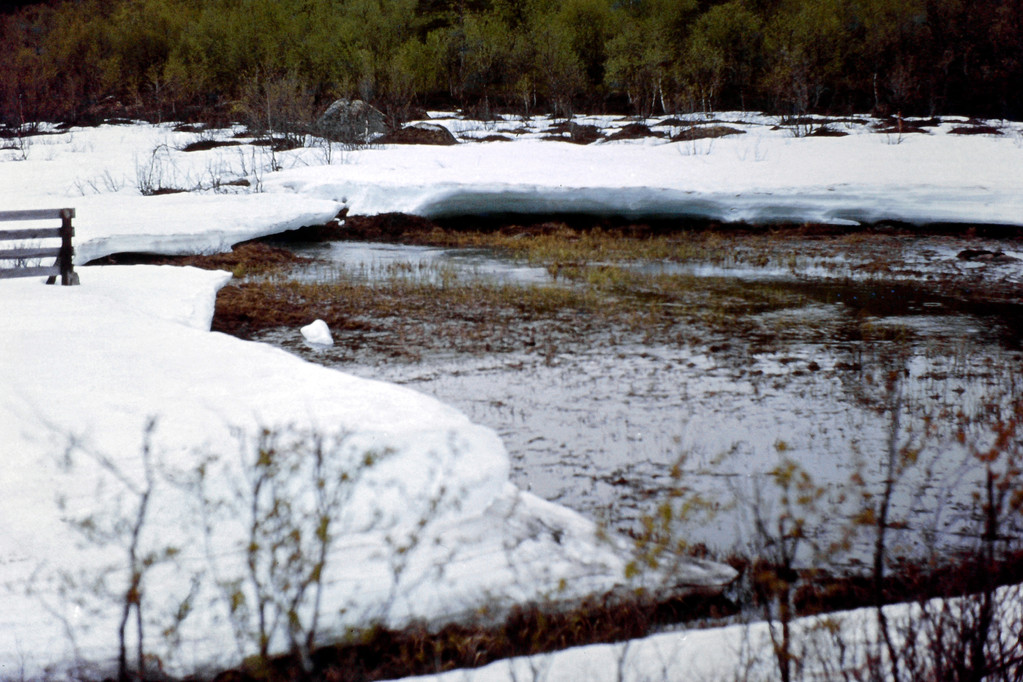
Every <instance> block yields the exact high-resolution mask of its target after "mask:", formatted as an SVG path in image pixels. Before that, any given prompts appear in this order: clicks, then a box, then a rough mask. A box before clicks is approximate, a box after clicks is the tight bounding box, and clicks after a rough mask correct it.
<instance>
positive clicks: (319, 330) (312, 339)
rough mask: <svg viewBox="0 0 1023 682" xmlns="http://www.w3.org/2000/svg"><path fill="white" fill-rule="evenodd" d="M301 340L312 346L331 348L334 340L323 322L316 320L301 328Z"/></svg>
mask: <svg viewBox="0 0 1023 682" xmlns="http://www.w3.org/2000/svg"><path fill="white" fill-rule="evenodd" d="M302 338H304V339H305V340H306V341H307V342H308V343H311V344H313V345H314V346H333V345H334V338H333V337H332V336H331V335H330V329H329V328H328V327H327V323H326V322H324V321H323V320H316V321H315V322H312V323H310V324H307V325H306V326H304V327H302Z"/></svg>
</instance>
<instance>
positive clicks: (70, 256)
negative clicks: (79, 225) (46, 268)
mask: <svg viewBox="0 0 1023 682" xmlns="http://www.w3.org/2000/svg"><path fill="white" fill-rule="evenodd" d="M74 217H75V209H73V208H62V209H61V210H60V283H61V285H62V286H66V285H69V284H78V275H77V274H75V263H74V255H75V249H74V246H72V241H71V240H72V238H73V237H74V236H75V228H74V226H73V225H72V224H71V219H72V218H74Z"/></svg>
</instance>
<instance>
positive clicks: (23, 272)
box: [0, 208, 78, 284]
mask: <svg viewBox="0 0 1023 682" xmlns="http://www.w3.org/2000/svg"><path fill="white" fill-rule="evenodd" d="M74 217H75V209H73V208H47V209H39V210H34V211H0V223H4V222H14V221H19V220H60V227H51V228H37V229H27V230H0V242H4V241H16V240H17V241H24V240H35V239H60V246H59V247H56V246H55V247H52V248H45V247H38V246H25V247H19V248H13V249H0V261H26V260H37V259H40V258H54V259H55V260H54V262H53V265H50V266H32V267H28V266H21V265H18V264H16V265H15V267H2V268H0V279H8V278H11V277H43V276H46V277H47V280H46V283H47V284H53V283H55V282H56V281H57V277H58V276H59V277H60V283H61V284H78V275H77V274H76V273H75V265H74V255H75V249H74V246H73V245H72V239H73V237H74V236H75V228H74V226H73V225H72V224H71V220H72V219H73V218H74Z"/></svg>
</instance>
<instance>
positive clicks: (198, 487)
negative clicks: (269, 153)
mask: <svg viewBox="0 0 1023 682" xmlns="http://www.w3.org/2000/svg"><path fill="white" fill-rule="evenodd" d="M734 118H735V120H733V121H731V123H730V124H734V125H737V126H739V127H742V128H743V129H744V130H745V131H747V132H746V134H744V135H738V136H732V137H728V138H723V139H718V140H701V141H696V142H695V143H671V142H668V141H666V140H641V141H636V142H615V143H608V142H602V143H597V144H593V145H588V146H576V145H570V144H565V143H558V142H546V141H540V140H538V139H537V138H538V137H540V136H541V135H542V134H543V130H542V126H543V125H545V122H543V121H539V120H537V121H532V122H529V125H530V126H531V132H530V133H529V134H526V135H523V136H522V139H520V140H517V141H515V142H513V143H495V144H468V143H466V144H461V145H457V146H454V147H436V148H433V147H430V148H426V147H388V146H380V147H376V148H373V147H371V148H367V149H363V150H357V151H351V152H344V153H341V152H340V151H339V150H335V151H334V152H332V153H330V154H327V153H325V152H324V151H323V149H322V148H309V149H304V150H296V151H294V152H288V153H284V154H281V155H280V157H279V158H277V159H273V160H272V162H273V163H274V164H277V165H280V166H282V167H283V170H281V171H279V172H271V170H270V169H269V168H268V165H267V164H268V163H269V160H268V159H267V158H266V157H265V156H260V154H265V152H260V151H258V150H257V148H255V147H251V146H245V147H239V148H221V149H214V150H210V151H207V152H193V153H186V152H184V151H181V148H182V147H183V146H184V144H186V143H187V142H189V141H192V140H194V138H195V136H194V135H191V134H188V133H178V132H174V131H173V129H172V127H171V126H167V125H162V126H155V125H148V124H137V125H133V126H101V127H99V128H95V129H72V130H70V131H66V132H62V133H57V132H56V131H54V134H53V135H49V136H43V137H36V138H31V139H32V143H31V147H30V149H29V150H28V154H27V157H28V158H27V159H25V160H15V157H14V155H10V156H9V158H8V157H3V156H0V161H2V162H0V187H2V188H3V189H2V193H3V196H2V201H0V204H2V205H3V207H4V208H5V210H6V209H10V210H14V209H23V208H52V207H63V206H72V207H74V208H75V209H76V212H77V214H76V220H75V226H76V238H75V244H76V262H77V265H78V266H77V270H78V272H79V274H80V278H81V282H82V285H81V286H78V287H59V286H57V287H47V286H43V285H41V284H40V281H39V280H37V279H24V280H3V281H0V320H3V321H4V322H5V324H3V325H2V326H0V349H2V351H3V352H2V353H0V377H2V385H3V390H2V392H0V456H2V460H3V462H4V473H3V475H2V477H0V524H2V526H3V527H4V529H5V531H4V533H3V535H2V537H0V592H2V593H3V595H4V597H3V598H4V605H5V608H4V610H3V613H2V614H0V677H4V678H7V677H21V676H24V677H27V678H31V677H33V676H37V675H39V674H41V673H42V672H43V671H44V670H47V669H49V670H51V671H53V672H54V673H55V674H56V673H60V672H62V671H65V670H67V669H68V668H71V667H74V666H77V665H85V664H91V665H95V666H98V667H99V669H100V670H101V671H108V670H109V668H110V665H111V663H112V661H113V660H114V658H115V656H116V646H117V641H116V632H117V624H118V620H119V617H120V609H121V606H122V602H123V595H124V593H125V590H126V586H127V584H128V576H127V574H126V571H127V567H128V564H127V555H128V554H127V552H128V547H129V545H130V542H131V532H130V529H131V524H132V521H133V519H135V517H136V516H135V515H136V513H137V511H138V509H139V504H140V500H141V499H142V498H141V496H140V492H141V491H143V490H145V489H146V488H147V486H149V487H151V489H152V494H151V496H150V497H149V498H147V499H148V506H147V507H146V509H147V516H146V519H145V523H144V524H143V525H142V526H141V530H140V532H139V533H138V538H137V539H138V542H139V549H140V550H141V551H144V552H151V553H152V556H153V557H154V558H156V559H155V563H154V564H153V566H152V567H151V568H149V569H147V571H148V572H147V573H146V575H145V581H146V582H145V583H144V584H145V585H146V586H148V587H149V591H148V592H146V599H147V600H148V601H146V602H145V613H144V616H145V617H146V619H147V640H146V647H147V649H148V650H149V651H150V652H152V653H153V654H154V655H155V656H158V657H159V658H160V660H161V662H162V665H164V666H165V668H166V669H167V670H168V671H171V672H178V673H185V672H190V671H192V670H195V669H198V668H207V667H209V666H217V665H230V664H234V663H237V661H238V660H240V658H241V657H242V656H244V655H247V654H251V653H252V650H253V642H252V640H251V639H250V638H248V637H249V636H250V635H251V634H252V633H253V632H254V629H255V625H254V621H253V620H251V619H246V617H245V616H244V615H239V612H232V611H231V610H230V608H229V605H230V603H231V599H230V595H227V596H225V589H226V588H225V586H228V585H240V586H241V587H240V588H238V589H240V590H241V593H242V594H244V595H245V598H246V600H247V602H246V603H247V604H250V605H251V604H253V603H255V600H256V599H257V598H258V594H257V593H256V592H255V591H254V590H253V587H252V585H251V584H249V583H246V582H244V580H243V579H244V577H245V570H246V562H245V548H246V547H247V546H248V544H249V543H248V542H247V532H248V530H247V529H248V526H247V525H246V516H245V514H246V510H247V509H249V508H250V506H251V505H250V506H247V505H246V503H247V502H251V500H250V499H249V498H248V497H246V495H250V496H251V493H252V491H253V484H252V481H253V478H252V476H253V472H254V465H255V463H256V462H258V461H259V456H260V453H261V452H263V451H264V450H265V446H267V443H271V444H273V443H277V444H280V445H281V452H284V453H299V454H303V453H304V454H306V455H308V454H309V453H313V454H315V453H316V452H324V451H325V452H327V453H329V455H330V460H329V461H330V466H333V467H336V468H335V469H332V470H331V471H332V472H333V474H334V477H333V478H331V479H330V480H332V481H334V482H336V483H337V484H338V486H339V488H338V489H337V491H336V492H337V494H338V495H345V496H346V497H345V498H344V499H345V500H346V503H345V505H344V512H345V513H344V514H343V515H341V516H340V517H339V518H338V519H336V526H334V528H335V531H336V538H337V539H336V542H335V543H334V545H333V547H332V551H331V554H330V559H329V561H328V564H327V569H326V571H325V573H324V577H323V585H324V594H323V601H322V604H324V605H325V606H324V608H323V609H322V611H323V618H322V622H321V627H320V632H321V635H323V636H329V635H330V634H332V633H337V632H341V631H343V630H344V628H345V627H347V626H350V625H357V624H364V623H366V622H368V621H369V620H374V619H376V620H381V621H384V622H387V623H391V624H401V623H405V622H407V621H408V620H409V619H411V618H424V619H427V620H430V621H440V620H443V619H446V618H451V617H457V616H459V615H464V614H469V613H475V612H477V611H478V610H479V609H481V608H485V607H497V608H500V607H501V606H507V605H510V604H512V603H514V602H516V601H526V600H533V599H539V600H543V599H558V600H565V601H571V600H573V599H578V598H581V597H583V596H585V595H587V594H590V593H593V592H604V591H607V590H611V589H613V588H616V587H620V586H621V585H623V583H624V578H623V576H624V574H625V565H626V562H627V561H628V552H627V545H626V543H624V542H623V541H622V540H620V539H617V538H613V537H612V538H607V537H605V536H604V535H603V534H602V533H600V532H599V529H598V528H597V527H596V526H595V525H594V524H593V523H592V522H590V521H589V520H587V519H584V518H582V517H581V516H579V515H578V514H575V513H574V512H571V511H569V510H566V509H563V508H560V507H558V506H556V505H553V504H550V503H548V502H544V501H543V500H540V499H539V498H537V497H535V496H533V495H530V494H528V493H526V492H523V491H519V490H517V489H516V488H514V487H513V486H511V485H510V484H509V483H508V468H509V461H508V456H507V453H506V452H505V450H504V446H503V445H502V443H501V442H500V439H499V438H498V437H497V436H496V435H495V434H494V433H493V432H492V431H491V430H489V429H486V428H483V427H480V426H478V425H475V424H473V423H471V422H470V421H469V420H468V419H467V418H466V417H465V416H464V415H463V414H461V413H460V412H458V411H456V410H454V409H452V408H450V407H447V406H445V405H443V404H441V403H439V402H437V401H436V400H434V399H431V398H429V397H426V396H424V395H422V394H419V393H416V392H414V391H411V390H409V389H405V388H401V387H398V386H395V385H391V384H387V383H383V382H379V381H373V380H367V379H359V378H356V377H353V376H349V375H346V374H343V373H341V372H337V371H335V370H331V369H326V368H322V367H319V366H315V365H312V364H309V363H306V362H304V361H302V360H300V359H298V358H296V357H294V356H292V355H290V354H288V353H285V352H283V351H280V350H277V349H274V348H271V347H268V346H265V345H261V344H257V343H251V342H245V341H241V340H239V339H236V338H233V337H228V336H225V335H222V334H218V333H213V332H210V331H209V327H210V321H211V319H212V315H213V302H214V298H215V295H216V292H217V290H218V289H219V288H220V287H221V286H223V285H224V284H225V282H226V281H227V280H228V279H229V278H230V275H229V274H228V273H222V272H207V271H200V270H196V269H192V268H176V267H156V266H103V267H99V266H86V265H85V263H88V262H89V261H91V260H93V259H96V258H100V257H103V256H107V255H111V254H117V253H123V252H150V253H163V254H183V253H207V252H215V251H223V250H227V249H229V248H230V246H231V245H233V244H235V243H238V242H241V241H245V240H248V239H252V238H256V237H260V236H264V235H268V234H273V233H277V232H281V231H285V230H289V229H294V228H297V227H300V226H303V225H316V224H323V223H326V222H328V221H330V220H332V219H334V217H335V216H336V215H337V214H338V212H339V211H340V210H341V209H342V208H345V207H347V208H348V209H349V210H350V211H351V212H353V213H377V212H383V211H407V212H410V213H418V214H421V215H424V216H434V217H436V216H444V215H453V214H460V213H467V212H468V213H488V212H489V213H498V212H525V213H537V212H548V211H571V212H584V213H585V212H590V213H603V212H614V213H619V214H625V215H636V216H668V215H674V216H690V217H697V216H698V217H706V218H713V219H718V220H751V221H753V220H755V221H779V220H795V221H804V220H813V221H823V222H838V223H848V222H862V221H874V220H900V221H907V222H911V223H925V222H934V221H940V222H948V221H956V222H968V223H997V224H1014V225H1019V224H1023V218H1021V216H1023V191H1021V190H1023V177H1021V176H1020V174H1019V173H1018V172H1016V171H1017V170H1018V168H1019V164H1020V161H1021V160H1023V149H1021V146H1020V144H1019V142H1018V140H1019V136H1018V135H1006V136H1003V137H999V138H995V137H984V136H970V137H963V138H955V137H953V136H950V135H948V134H947V127H948V125H950V124H946V125H945V126H943V127H942V128H940V129H936V130H935V132H934V134H932V135H927V136H921V135H916V136H906V137H905V139H904V140H902V139H900V140H895V141H893V140H892V139H891V136H887V137H886V136H884V135H878V134H868V133H867V132H865V125H852V124H850V125H849V126H848V127H849V128H850V131H851V132H853V134H851V135H849V136H848V137H845V138H821V139H816V138H814V139H809V138H793V137H792V136H791V134H790V133H788V132H786V131H773V130H771V129H770V127H769V126H768V125H767V124H766V121H764V120H760V119H757V118H756V117H748V116H747V117H734ZM435 120H437V121H439V122H441V123H443V124H445V125H448V126H449V127H451V128H452V129H453V132H456V134H459V135H462V136H464V137H472V136H479V135H481V134H482V133H484V132H501V130H502V129H503V128H502V126H504V127H508V128H510V127H513V126H520V125H522V123H521V122H507V123H506V124H500V125H497V124H495V125H492V126H491V125H489V124H488V125H487V126H484V125H483V124H473V123H471V122H459V123H458V125H457V126H456V125H455V123H454V121H453V120H451V119H445V118H442V117H439V116H438V117H435ZM594 121H595V122H598V123H600V124H601V125H605V126H607V125H611V122H610V121H609V120H608V119H594ZM583 122H588V121H583ZM234 132H235V131H222V132H220V133H218V134H219V135H221V136H222V137H227V136H229V135H231V134H232V133H234ZM895 142H898V143H895ZM239 179H245V180H246V181H247V182H248V186H247V187H242V186H239V185H233V184H228V183H229V182H232V181H235V180H239ZM156 186H160V187H170V186H174V187H178V188H184V189H190V190H193V191H191V192H188V193H180V194H168V195H160V196H145V195H144V194H143V190H148V189H153V188H154V187H156ZM319 331H320V332H323V331H326V332H327V334H328V336H326V337H323V336H320V337H318V340H319V341H322V340H323V339H326V338H329V330H324V329H320V330H319ZM317 448H319V450H318V449H317ZM367 458H368V459H367ZM288 461H291V460H288ZM147 462H149V466H148V467H147V465H146V463H147ZM311 462H312V460H311V459H310V458H309V457H303V458H300V459H298V460H297V461H294V462H291V464H290V465H289V467H290V468H286V472H287V473H286V474H284V475H283V479H282V480H281V481H280V482H279V483H280V488H279V492H280V493H281V494H286V497H285V499H288V500H290V501H291V504H292V507H291V508H292V509H293V511H294V513H295V515H296V518H301V519H306V520H308V518H307V517H306V516H305V515H307V514H308V515H312V514H314V512H315V509H314V507H315V493H314V491H315V490H316V489H322V488H323V486H317V485H315V484H313V483H312V482H313V481H315V480H317V479H315V478H309V476H316V474H315V471H312V470H311V468H310V467H311V466H312V464H311ZM342 472H343V473H344V474H345V475H346V476H345V477H342V475H341V473H342ZM349 483H350V485H348V484H349ZM342 484H344V485H342ZM328 487H329V486H328ZM309 518H312V516H309ZM306 530H307V531H309V529H308V528H306ZM314 534H315V533H311V532H309V533H307V534H306V537H311V536H312V535H314ZM168 550H172V551H168ZM732 575H733V573H732V572H731V569H728V568H726V567H721V566H718V565H714V564H706V563H700V562H694V563H692V564H689V565H687V566H686V567H685V568H684V569H683V570H682V571H681V572H680V573H677V574H675V575H673V576H672V579H673V580H675V581H677V582H678V583H679V584H683V585H701V584H721V583H723V582H726V581H727V580H729V579H730V578H731V576H732ZM655 579H659V578H657V577H656V576H654V577H651V578H650V580H655ZM238 581H241V582H238ZM186 603H187V604H192V605H193V606H195V608H194V609H193V610H192V611H191V613H190V614H189V615H188V616H187V617H186V618H184V620H183V621H181V622H180V623H178V622H176V618H175V614H179V613H181V611H180V607H181V606H182V604H186ZM311 609H312V607H311V606H310V605H309V603H308V602H306V603H303V605H302V607H301V609H300V611H301V615H302V616H303V618H307V617H308V616H309V614H310V610H311ZM251 615H252V614H251V613H250V614H249V616H251ZM239 625H240V626H241V628H240V630H239V629H238V628H237V627H236V626H239ZM169 626H174V627H169ZM735 627H736V626H733V628H732V629H729V628H726V629H723V630H708V631H705V632H699V633H692V632H691V633H684V634H665V635H660V636H658V637H657V638H653V639H651V640H646V641H644V642H642V643H636V644H630V645H629V646H628V658H629V659H630V660H632V659H635V660H637V661H642V662H643V665H649V664H652V663H653V662H657V661H663V660H665V657H673V660H677V661H678V662H680V664H681V665H682V666H683V667H685V666H687V665H688V664H689V663H688V662H689V661H690V660H691V659H693V658H694V657H697V656H699V657H701V658H703V659H706V660H708V661H719V662H720V664H721V665H722V666H727V665H731V664H732V663H733V662H734V660H733V657H732V655H731V653H721V652H731V649H729V648H728V646H725V644H728V643H730V642H731V643H735V642H738V641H739V639H738V638H740V635H739V634H736V633H737V630H735V629H734V628H735ZM272 643H273V647H274V648H275V649H279V648H281V647H282V646H283V645H284V638H283V629H278V630H277V631H276V632H275V633H274V637H273V640H272ZM729 646H731V645H729ZM606 651H608V650H605V649H601V648H591V649H584V650H582V651H581V652H568V653H566V654H563V655H562V656H564V658H557V657H554V658H553V659H550V660H551V661H556V662H552V663H551V665H552V666H561V667H558V668H552V669H557V670H568V669H572V670H576V671H577V672H576V673H574V674H575V675H576V679H583V677H586V678H587V679H591V678H590V677H588V676H587V675H585V673H584V672H583V671H586V670H596V669H597V668H599V669H600V672H601V673H602V674H609V671H611V670H615V669H617V668H613V667H612V666H611V664H612V663H613V662H614V661H616V660H620V659H621V657H620V656H619V655H618V654H617V653H614V651H613V650H612V653H611V654H607V653H605V652H606ZM619 652H620V649H619ZM637 652H638V653H637ZM708 652H717V653H716V654H708ZM608 655H610V656H611V657H610V658H606V657H607V656H608ZM605 659H606V660H605ZM544 660H547V659H544ZM584 664H585V665H584ZM520 665H527V666H528V665H532V664H531V663H528V662H512V663H501V664H495V666H491V667H490V668H486V669H483V671H481V672H480V673H479V677H478V679H504V678H506V677H508V674H509V673H508V670H509V668H508V666H520ZM544 665H547V664H546V663H544ZM630 665H631V664H630ZM502 666H503V667H502ZM586 666H589V667H586ZM593 666H597V668H594V667H593ZM638 670H640V669H638V668H637V671H638ZM644 670H645V669H644ZM708 670H710V668H708ZM488 671H490V672H488ZM493 671H497V672H493ZM635 674H636V675H638V676H640V677H642V676H644V675H646V673H645V672H642V673H641V672H636V673H635ZM548 677H551V675H548ZM551 678H552V679H553V678H557V679H570V677H562V676H561V674H560V673H559V674H557V675H555V676H553V677H551ZM473 679H477V678H476V677H473Z"/></svg>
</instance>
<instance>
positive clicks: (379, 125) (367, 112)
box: [316, 99, 387, 144]
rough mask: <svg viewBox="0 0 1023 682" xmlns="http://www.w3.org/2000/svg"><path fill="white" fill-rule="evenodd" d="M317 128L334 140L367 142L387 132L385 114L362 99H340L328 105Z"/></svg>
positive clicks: (323, 134) (356, 142) (351, 142)
mask: <svg viewBox="0 0 1023 682" xmlns="http://www.w3.org/2000/svg"><path fill="white" fill-rule="evenodd" d="M316 129H317V131H318V132H319V134H320V135H322V136H323V137H325V138H327V139H328V140H332V141H334V142H344V143H349V144H365V143H366V142H369V141H370V140H372V139H373V138H375V137H377V136H379V135H383V134H384V133H386V132H387V122H386V119H385V118H384V115H383V114H382V113H381V112H380V111H379V110H377V109H374V108H373V107H372V106H370V105H369V104H366V103H365V102H363V101H362V100H359V99H356V100H349V99H339V100H336V101H335V102H334V103H333V104H331V105H330V106H329V107H327V110H326V111H325V112H323V115H322V116H320V118H319V120H317V121H316Z"/></svg>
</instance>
